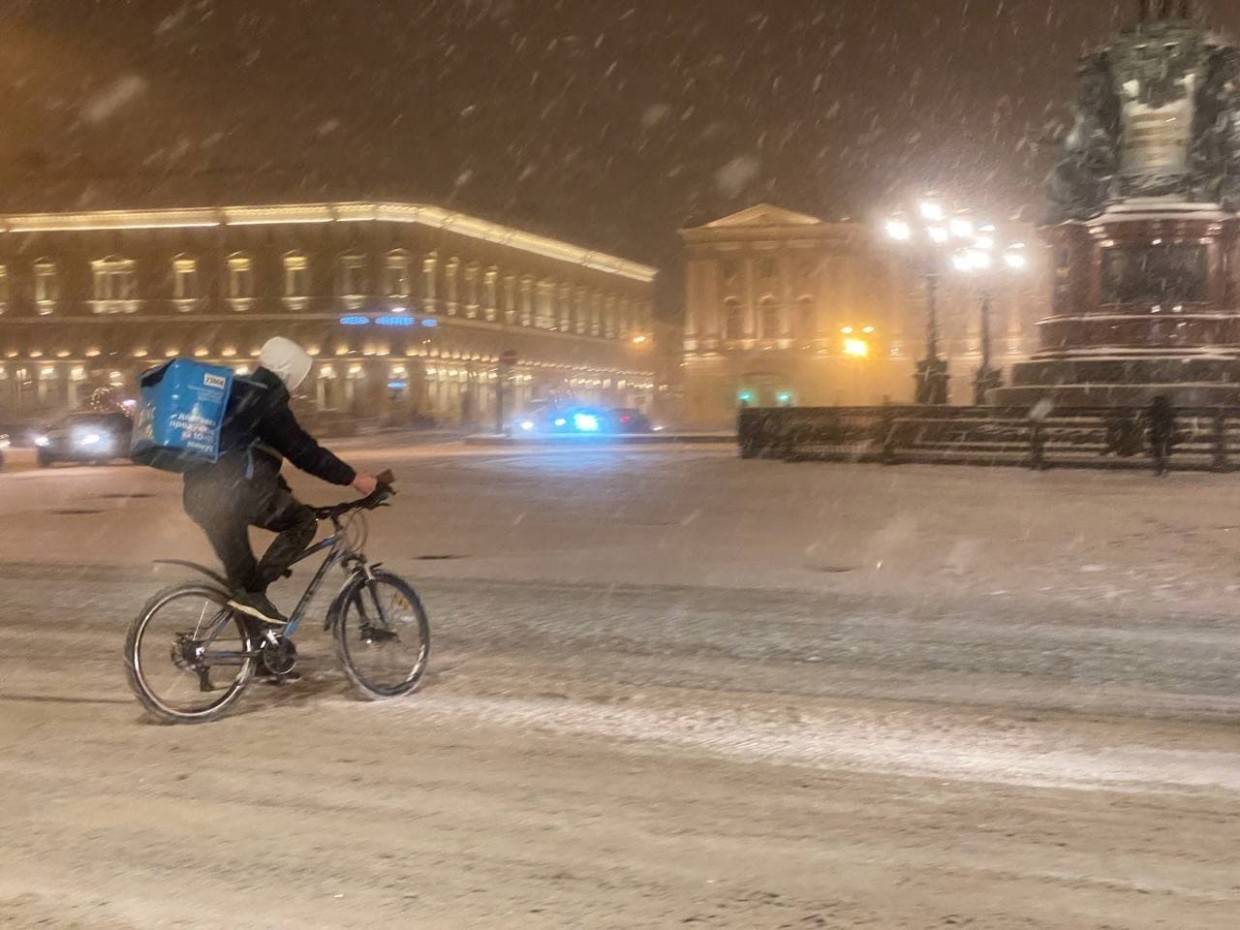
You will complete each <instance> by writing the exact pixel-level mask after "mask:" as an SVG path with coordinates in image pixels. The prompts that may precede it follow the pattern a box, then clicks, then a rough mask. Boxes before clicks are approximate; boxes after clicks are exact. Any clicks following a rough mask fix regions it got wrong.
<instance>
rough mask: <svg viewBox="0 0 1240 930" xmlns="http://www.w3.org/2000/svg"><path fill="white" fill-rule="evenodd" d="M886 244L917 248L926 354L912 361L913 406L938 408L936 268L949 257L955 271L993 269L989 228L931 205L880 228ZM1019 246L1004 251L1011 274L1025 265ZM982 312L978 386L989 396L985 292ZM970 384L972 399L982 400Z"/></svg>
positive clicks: (991, 374)
mask: <svg viewBox="0 0 1240 930" xmlns="http://www.w3.org/2000/svg"><path fill="white" fill-rule="evenodd" d="M885 230H886V233H887V236H888V238H890V239H891V240H893V241H895V242H898V243H907V244H909V245H914V246H921V248H922V250H923V255H924V258H925V272H924V277H925V282H926V348H925V357H924V358H923V359H921V360H920V361H918V363H917V371H916V374H915V376H914V377H915V379H916V393H915V398H916V402H917V403H919V404H933V405H943V404H946V403H947V395H948V380H949V375H948V371H947V361H946V359H944V358H942V357H941V356H940V355H939V312H938V286H939V276H940V268H941V267H942V260H943V257H944V256H950V258H951V266H952V268H953V269H955V270H958V271H967V272H969V273H982V272H985V271H987V270H989V269H990V267H991V266H992V265H993V264H994V252H995V248H996V245H995V227H994V225H993V224H991V223H985V222H979V221H977V220H975V219H973V218H972V216H970V214H969V213H968V212H966V211H961V212H956V213H952V214H950V215H949V214H948V212H947V209H946V208H945V207H944V206H943V205H942V204H940V203H939V202H938V201H936V200H933V199H927V200H923V201H922V202H921V203H919V204H918V205H917V211H916V219H910V218H908V217H906V216H904V215H900V214H897V215H896V216H893V217H891V218H889V219H888V220H887V221H886V224H885ZM1021 248H1023V247H1020V246H1019V244H1014V245H1013V246H1010V247H1008V248H1007V249H1005V250H1004V253H1003V261H1004V264H1005V265H1006V266H1008V267H1010V268H1013V269H1014V268H1015V265H1016V264H1021V265H1022V267H1023V263H1024V261H1025V256H1024V253H1023V251H1020V249H1021ZM985 293H986V298H985V299H984V301H983V308H982V316H983V322H982V355H983V358H982V370H980V371H979V372H978V381H984V382H985V384H987V385H988V387H987V388H986V389H985V390H989V389H990V388H991V387H997V386H998V385H997V384H996V383H994V382H995V378H996V377H997V376H998V372H996V371H994V370H993V369H991V367H990V336H989V328H990V319H989V318H990V301H989V291H986V292H985ZM983 394H984V392H979V390H978V389H977V388H976V384H975V398H976V397H978V396H982V395H983Z"/></svg>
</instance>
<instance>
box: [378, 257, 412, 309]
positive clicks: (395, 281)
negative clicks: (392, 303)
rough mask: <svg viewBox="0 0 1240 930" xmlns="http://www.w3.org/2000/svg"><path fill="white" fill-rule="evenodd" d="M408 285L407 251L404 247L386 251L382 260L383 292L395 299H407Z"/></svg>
mask: <svg viewBox="0 0 1240 930" xmlns="http://www.w3.org/2000/svg"><path fill="white" fill-rule="evenodd" d="M409 285H410V281H409V253H408V252H406V251H405V250H404V249H395V250H393V251H391V252H388V254H387V257H386V258H385V259H384V262H383V293H384V294H386V295H387V296H388V297H391V298H393V299H395V300H407V299H408V297H409Z"/></svg>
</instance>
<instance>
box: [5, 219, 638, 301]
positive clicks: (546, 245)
mask: <svg viewBox="0 0 1240 930" xmlns="http://www.w3.org/2000/svg"><path fill="white" fill-rule="evenodd" d="M360 222H387V223H412V224H416V225H420V226H426V227H429V228H431V229H440V230H444V231H445V232H452V233H455V234H457V235H461V236H466V237H468V238H471V239H477V240H479V241H483V242H490V243H493V244H496V245H501V246H507V247H509V248H514V249H519V250H521V251H524V252H529V253H531V254H534V255H541V256H543V257H545V258H551V259H555V260H557V261H564V262H571V263H573V264H577V265H581V266H582V267H585V268H590V269H593V270H595V271H602V272H606V273H608V274H614V275H618V276H620V277H624V278H629V279H631V280H634V281H640V282H642V283H649V282H651V281H653V280H654V277H655V275H656V274H657V273H658V269H656V268H651V267H650V266H648V265H641V264H638V263H637V262H631V261H628V260H627V259H623V258H617V257H616V256H614V255H608V254H606V253H603V252H595V251H592V250H590V249H585V248H582V247H581V246H577V245H572V244H571V243H567V242H561V241H560V240H558V239H551V238H549V237H547V236H540V235H537V234H535V233H529V232H525V231H523V230H520V229H515V228H512V227H509V226H501V225H500V224H498V223H492V222H489V221H487V220H482V219H478V218H477V217H474V216H469V215H467V214H464V213H457V212H455V211H453V210H445V209H443V208H442V207H436V206H431V205H428V204H419V203H396V202H370V201H349V202H341V203H286V204H270V205H265V206H232V207H187V208H165V209H149V210H87V211H79V212H63V213H25V214H11V215H8V216H0V233H34V232H64V231H85V230H99V229H179V228H201V227H219V226H266V225H284V224H288V223H360Z"/></svg>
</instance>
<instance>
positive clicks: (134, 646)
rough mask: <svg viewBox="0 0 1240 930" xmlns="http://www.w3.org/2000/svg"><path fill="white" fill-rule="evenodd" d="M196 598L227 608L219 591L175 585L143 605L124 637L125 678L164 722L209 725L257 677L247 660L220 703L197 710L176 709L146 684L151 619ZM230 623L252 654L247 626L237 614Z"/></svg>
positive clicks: (150, 710) (219, 700) (204, 586)
mask: <svg viewBox="0 0 1240 930" xmlns="http://www.w3.org/2000/svg"><path fill="white" fill-rule="evenodd" d="M195 596H196V597H201V598H203V599H205V600H207V601H210V602H212V603H214V604H217V605H218V606H219V607H220V608H221V609H227V603H228V597H227V595H226V594H224V592H222V591H220V590H218V589H217V588H213V587H211V586H209V585H198V584H182V585H175V586H173V587H170V588H165V589H163V590H162V591H160V592H158V593H157V594H155V595H154V596H153V597H151V599H150V600H148V601H147V602H146V604H145V605H143V607H142V610H141V612H140V613H139V614H138V616H136V617H135V618H134V619H133V620H132V621H131V622H130V624H129V630H128V632H127V633H126V635H125V676H126V678H127V679H128V682H129V688H130V690H131V691H133V693H134V696H135V697H137V699H138V701H139V702H140V703H141V704H142V706H143V707H144V708H145V709H146V711H147V713H148V714H150V715H151V716H152V717H154V718H156V719H157V720H161V721H163V722H165V723H206V722H207V721H209V720H214V719H216V718H217V717H219V716H220V715H221V714H223V713H224V711H226V710H227V709H228V708H229V707H230V706H232V704H234V703H235V702H236V701H237V699H238V698H240V697H241V695H242V693H243V692H244V691H245V689H246V686H247V685H249V683H250V679H251V678H252V677H253V675H254V660H253V659H249V658H247V659H245V660H244V661H243V662H242V664H241V666H240V669H241V670H240V672H239V673H238V674H237V676H236V678H234V680H233V683H232V684H231V685H230V686H229V688H228V689H227V690H226V691H225V692H224V694H223V695H222V696H221V697H220V698H219V699H218V700H216V701H214V702H209V703H208V704H207V705H206V706H205V707H203V708H202V709H200V710H196V711H183V710H177V709H176V708H174V707H172V706H170V705H168V704H167V703H166V702H165V701H164V700H162V699H161V698H160V696H159V695H158V694H157V693H156V692H155V689H153V688H152V687H151V685H150V684H149V683H148V682H147V680H146V678H145V677H144V675H143V671H142V658H141V648H142V642H143V637H144V636H145V635H146V632H147V630H148V628H149V627H150V623H151V620H152V619H154V618H155V617H156V616H157V615H158V613H159V611H160V609H161V608H163V607H165V606H167V605H168V604H169V603H171V602H173V601H174V600H176V599H177V598H180V597H195ZM227 622H230V623H233V624H235V625H236V627H237V630H238V631H239V633H240V635H241V641H242V642H243V644H244V646H245V651H246V652H249V651H250V650H251V649H252V648H253V641H252V639H251V636H250V632H249V630H248V628H247V627H246V624H245V623H244V622H243V621H242V619H241V618H240V617H238V616H237V615H236V614H233V615H232V616H231V617H230V618H229V620H228V621H227Z"/></svg>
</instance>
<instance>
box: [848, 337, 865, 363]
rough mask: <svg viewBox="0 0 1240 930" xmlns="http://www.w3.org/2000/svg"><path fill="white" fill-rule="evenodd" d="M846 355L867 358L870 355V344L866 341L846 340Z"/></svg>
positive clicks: (854, 338) (853, 338) (852, 338)
mask: <svg viewBox="0 0 1240 930" xmlns="http://www.w3.org/2000/svg"><path fill="white" fill-rule="evenodd" d="M844 354H845V355H848V356H851V357H852V358H867V357H868V356H869V354H870V344H869V343H868V342H866V341H865V340H864V339H858V338H856V337H855V336H854V337H850V338H848V339H845V340H844Z"/></svg>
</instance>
